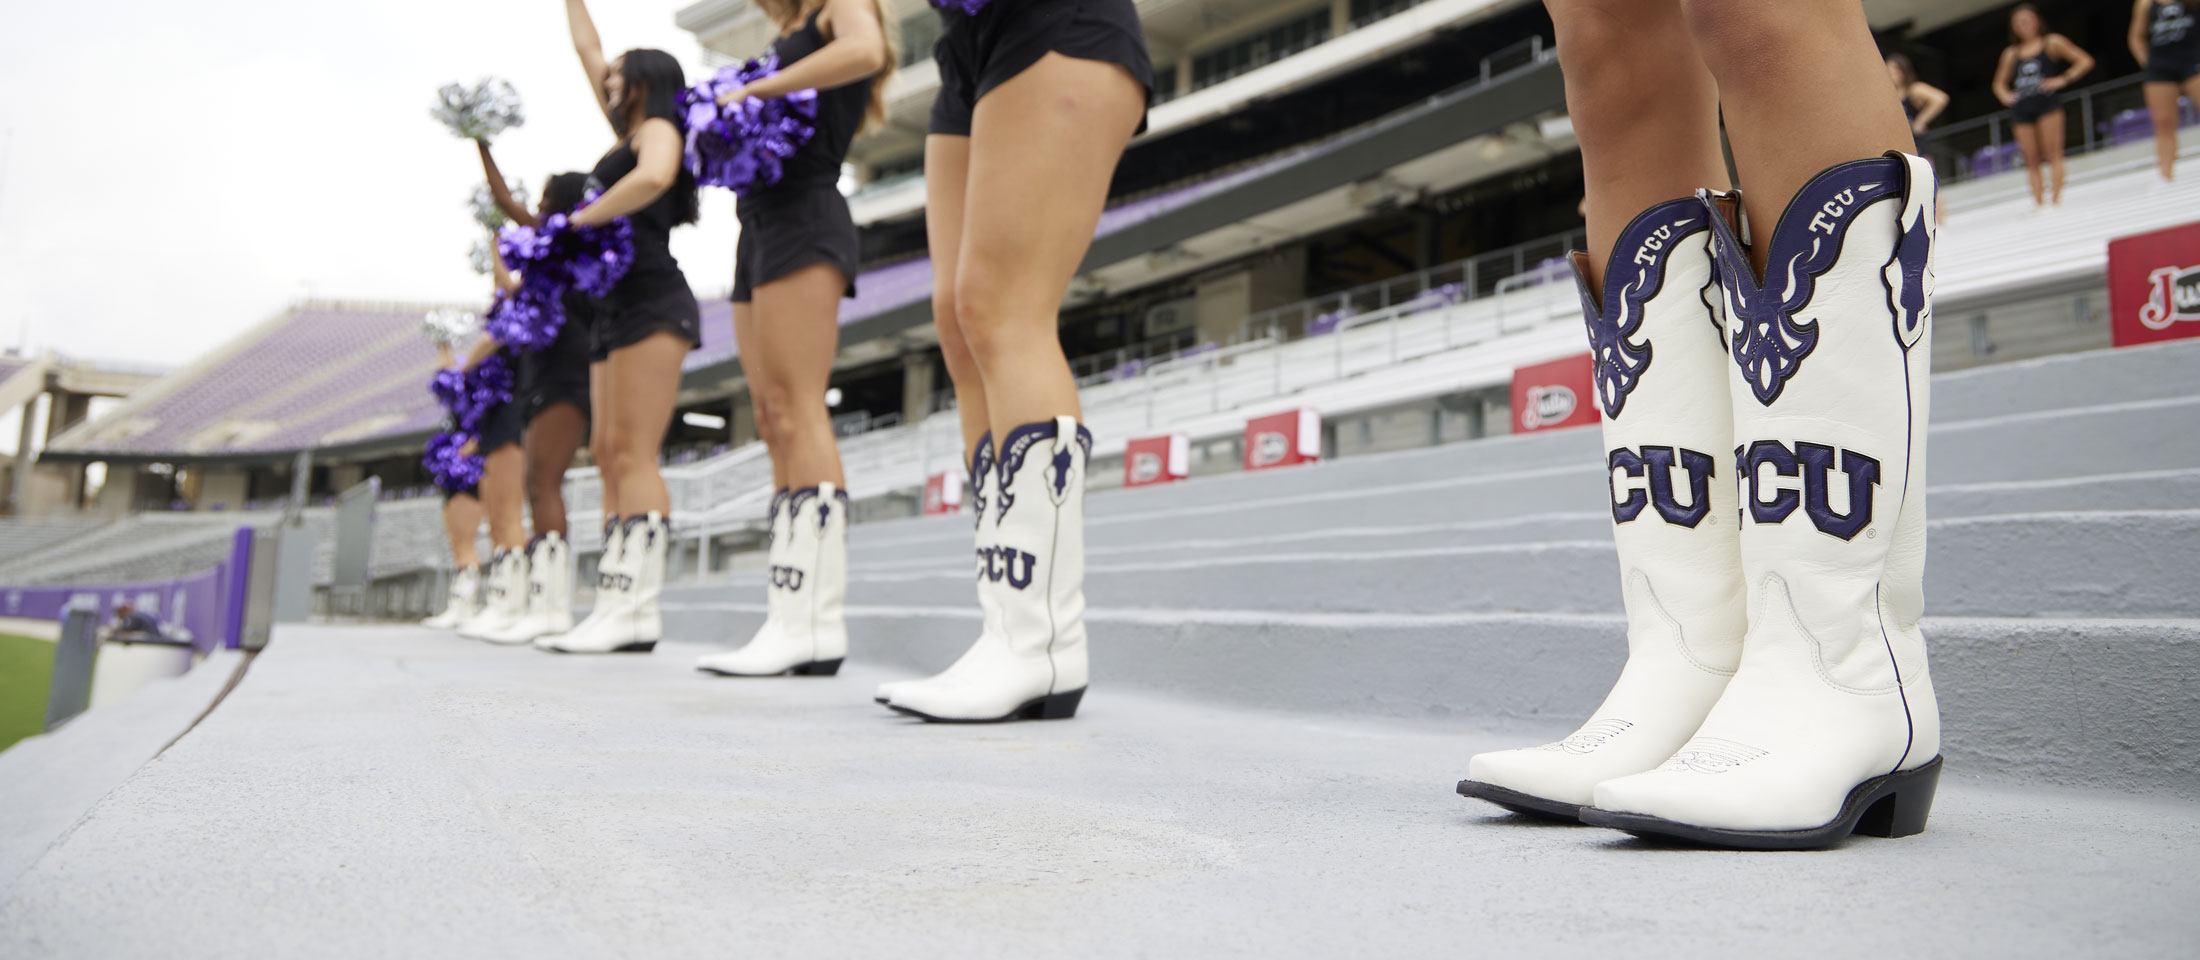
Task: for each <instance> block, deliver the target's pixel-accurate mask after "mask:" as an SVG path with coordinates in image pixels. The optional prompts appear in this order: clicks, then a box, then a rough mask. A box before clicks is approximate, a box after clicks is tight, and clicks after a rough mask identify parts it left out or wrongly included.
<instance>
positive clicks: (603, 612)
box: [534, 514, 632, 651]
mask: <svg viewBox="0 0 2200 960" xmlns="http://www.w3.org/2000/svg"><path fill="white" fill-rule="evenodd" d="M625 544H626V525H625V524H623V523H620V522H619V518H618V517H617V516H614V515H610V514H606V515H605V516H604V518H603V552H602V553H601V554H598V555H597V557H596V597H595V601H594V602H593V603H592V604H590V606H589V608H588V616H585V617H582V618H581V622H579V623H576V624H574V625H573V626H572V627H570V628H568V629H566V630H562V631H559V632H557V633H550V634H544V635H542V636H539V637H536V638H535V642H534V647H535V649H537V650H544V651H547V650H549V649H550V641H551V640H554V639H556V638H558V637H560V636H563V635H565V634H568V633H578V632H581V631H584V630H594V629H595V627H596V624H597V623H598V622H600V621H602V620H603V618H604V617H606V616H609V615H610V614H611V612H612V611H613V610H615V609H617V608H618V606H619V604H620V603H621V602H622V599H621V598H622V596H623V593H624V589H625V585H626V584H629V583H631V582H632V581H631V579H629V578H622V577H621V576H620V574H619V572H620V570H621V569H622V568H623V565H624V563H625V553H626V550H625Z"/></svg>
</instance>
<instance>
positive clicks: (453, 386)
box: [428, 369, 466, 413]
mask: <svg viewBox="0 0 2200 960" xmlns="http://www.w3.org/2000/svg"><path fill="white" fill-rule="evenodd" d="M428 392H430V393H433V394H435V400H436V402H437V403H440V404H442V405H443V409H444V410H446V411H449V412H453V413H455V412H456V411H457V410H458V405H459V403H460V402H461V398H463V397H464V396H465V395H466V373H465V371H462V370H450V369H444V370H437V371H436V372H435V379H433V380H430V381H428Z"/></svg>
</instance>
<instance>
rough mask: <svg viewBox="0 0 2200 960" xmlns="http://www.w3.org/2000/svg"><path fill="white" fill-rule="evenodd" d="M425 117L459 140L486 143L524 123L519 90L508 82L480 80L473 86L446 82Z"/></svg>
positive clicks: (485, 78) (525, 120)
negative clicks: (442, 126) (443, 127)
mask: <svg viewBox="0 0 2200 960" xmlns="http://www.w3.org/2000/svg"><path fill="white" fill-rule="evenodd" d="M428 115H429V116H431V117H434V118H435V119H436V122H438V123H441V124H443V125H444V126H445V127H447V128H449V129H450V131H451V135H452V136H454V137H457V138H459V139H461V140H489V139H494V138H495V137H496V135H497V134H500V133H503V132H504V131H506V130H509V129H511V128H513V127H517V126H519V125H520V124H522V123H526V122H527V117H526V114H525V113H524V112H523V111H522V110H521V109H520V104H519V91H517V90H514V89H512V84H511V82H510V81H507V80H498V79H495V78H493V77H483V78H481V80H480V81H479V82H477V83H475V84H474V85H473V86H471V87H468V86H465V85H462V84H456V83H446V84H444V85H443V86H442V87H441V88H440V89H438V90H436V92H435V106H433V107H430V108H429V109H428Z"/></svg>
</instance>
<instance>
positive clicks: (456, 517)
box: [443, 493, 481, 570]
mask: <svg viewBox="0 0 2200 960" xmlns="http://www.w3.org/2000/svg"><path fill="white" fill-rule="evenodd" d="M480 530H481V501H479V500H476V499H474V495H473V494H470V493H458V494H452V495H451V498H450V499H449V500H445V501H443V532H444V533H445V534H446V535H448V536H449V537H450V538H451V565H452V566H454V567H457V568H458V569H461V570H464V569H466V568H467V567H478V566H481V553H480V552H479V551H477V550H475V549H474V536H475V534H477V533H479V532H480Z"/></svg>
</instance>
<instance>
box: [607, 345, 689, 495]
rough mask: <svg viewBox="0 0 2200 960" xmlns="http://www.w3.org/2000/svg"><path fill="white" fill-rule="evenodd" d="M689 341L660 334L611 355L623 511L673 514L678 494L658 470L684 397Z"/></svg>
mask: <svg viewBox="0 0 2200 960" xmlns="http://www.w3.org/2000/svg"><path fill="white" fill-rule="evenodd" d="M688 350H689V347H688V342H687V341H685V340H682V339H680V338H679V337H678V336H675V335H673V334H670V333H663V332H659V333H654V334H651V335H649V337H647V338H646V339H644V340H642V342H640V343H637V344H634V345H632V346H628V347H622V348H620V349H618V350H614V351H612V353H611V361H610V363H611V371H610V376H609V377H608V378H607V379H608V380H609V381H610V388H611V395H612V396H613V397H616V398H617V404H616V406H615V407H614V408H613V409H612V410H611V411H610V419H611V423H612V429H613V431H614V443H613V446H614V451H613V453H612V457H613V458H614V459H615V460H616V461H617V462H616V463H615V464H614V469H615V470H616V472H617V473H618V477H619V512H620V513H622V514H627V515H635V516H638V515H641V514H645V513H649V512H652V511H655V512H657V513H661V514H664V515H666V516H671V514H672V494H671V491H669V490H667V489H666V488H665V477H664V474H663V473H662V472H660V471H659V470H658V465H657V457H658V454H659V452H660V451H662V450H663V448H664V442H665V430H666V429H667V428H668V427H670V426H671V425H672V410H673V406H674V404H675V402H676V401H677V400H678V399H679V393H680V361H681V360H682V359H683V358H685V357H686V356H687V353H688Z"/></svg>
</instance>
